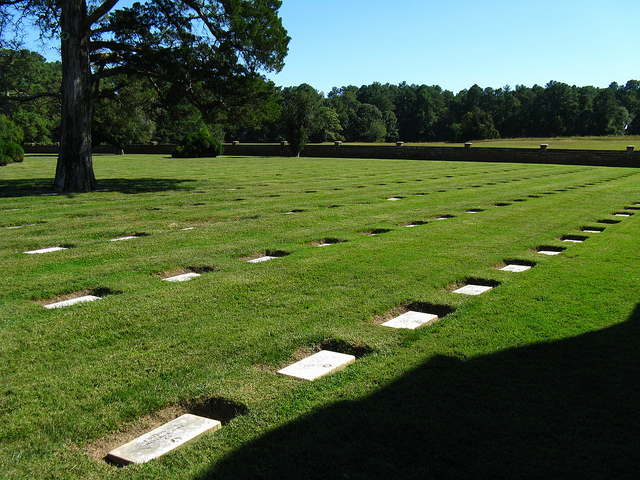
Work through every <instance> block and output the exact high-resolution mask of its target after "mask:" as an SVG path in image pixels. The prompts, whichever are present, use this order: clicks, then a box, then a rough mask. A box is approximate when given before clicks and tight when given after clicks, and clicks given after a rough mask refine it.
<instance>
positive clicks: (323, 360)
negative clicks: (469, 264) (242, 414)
mask: <svg viewBox="0 0 640 480" xmlns="http://www.w3.org/2000/svg"><path fill="white" fill-rule="evenodd" d="M615 215H617V216H625V217H628V216H631V214H628V213H617V214H615ZM583 231H584V232H587V233H601V232H602V231H603V230H600V229H599V230H596V229H593V230H589V229H583ZM563 241H566V242H576V243H579V242H582V241H584V240H583V239H577V238H565V239H563ZM327 245H330V244H327ZM538 253H541V254H547V255H557V254H559V253H560V251H551V250H549V251H545V250H538ZM261 258H262V260H261V259H254V260H253V262H254V263H259V262H262V261H266V260H269V259H271V258H275V257H270V258H266V257H261ZM250 261H251V260H250ZM256 261H258V262H256ZM531 268H532V267H531V266H530V265H519V264H515V263H512V264H509V265H506V266H505V267H503V268H501V270H503V271H507V272H516V273H517V272H525V271H527V270H529V269H531ZM194 276H197V274H193V275H190V274H185V275H179V276H177V277H172V278H169V279H166V280H170V281H184V280H190V279H191V278H193V277H194ZM492 288H493V287H491V286H487V285H473V284H468V285H465V286H463V287H461V288H458V289H456V290H454V291H453V293H458V294H465V295H480V294H482V293H484V292H487V291H489V290H491V289H492ZM437 321H438V315H435V314H431V313H424V312H416V311H412V310H410V311H408V312H405V313H403V314H401V315H399V316H397V317H395V318H393V319H391V320H389V321H387V322H385V323H383V324H382V326H386V327H390V328H397V329H416V328H419V327H423V326H425V325H430V324H432V323H434V322H437ZM355 361H356V357H355V356H354V355H349V354H345V353H339V352H333V351H329V350H321V351H319V352H317V353H315V354H313V355H311V356H309V357H307V358H305V359H303V360H300V361H299V362H296V363H294V364H292V365H289V366H287V367H285V368H282V369H280V370H278V372H277V373H279V374H281V375H287V376H291V377H294V378H298V379H301V380H309V381H312V380H316V379H318V378H321V377H324V376H326V375H330V374H332V373H335V372H338V371H340V370H343V369H344V368H346V367H347V366H348V365H351V364H353V363H355ZM220 426H221V423H220V422H219V421H217V420H212V419H209V418H205V417H198V416H195V415H190V414H185V415H183V416H181V417H179V418H177V419H175V420H173V421H171V422H169V423H167V424H165V425H163V426H161V427H159V428H157V429H155V430H153V431H151V432H149V433H147V434H145V435H142V436H141V437H138V438H137V439H135V440H133V441H132V442H129V443H127V444H125V445H122V446H121V447H119V448H116V449H115V450H112V451H111V452H109V453H108V455H107V458H108V459H110V460H111V461H115V462H118V463H122V464H127V463H145V462H148V461H149V460H152V459H154V458H157V457H159V456H160V455H163V454H164V453H167V452H169V451H171V450H173V449H174V448H176V447H177V446H179V445H181V444H183V443H186V442H187V441H189V440H191V439H193V438H195V437H197V436H198V435H200V434H202V433H204V432H206V431H210V430H217V429H218V428H220Z"/></svg>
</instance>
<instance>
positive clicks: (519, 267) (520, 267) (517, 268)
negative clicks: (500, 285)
mask: <svg viewBox="0 0 640 480" xmlns="http://www.w3.org/2000/svg"><path fill="white" fill-rule="evenodd" d="M530 268H531V266H529V265H516V264H511V265H507V266H506V267H503V268H501V269H500V270H502V271H505V272H526V271H527V270H529V269H530Z"/></svg>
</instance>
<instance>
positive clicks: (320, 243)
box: [309, 237, 347, 247]
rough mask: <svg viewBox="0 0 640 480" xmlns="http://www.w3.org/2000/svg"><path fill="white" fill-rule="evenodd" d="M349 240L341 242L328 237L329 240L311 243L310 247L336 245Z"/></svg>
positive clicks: (324, 239)
mask: <svg viewBox="0 0 640 480" xmlns="http://www.w3.org/2000/svg"><path fill="white" fill-rule="evenodd" d="M346 241H347V240H341V239H339V238H333V237H327V238H323V239H322V240H316V241H315V242H311V243H310V244H309V245H313V246H316V247H317V246H318V245H326V244H329V245H335V244H336V243H344V242H346Z"/></svg>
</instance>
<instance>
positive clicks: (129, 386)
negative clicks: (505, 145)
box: [0, 155, 640, 479]
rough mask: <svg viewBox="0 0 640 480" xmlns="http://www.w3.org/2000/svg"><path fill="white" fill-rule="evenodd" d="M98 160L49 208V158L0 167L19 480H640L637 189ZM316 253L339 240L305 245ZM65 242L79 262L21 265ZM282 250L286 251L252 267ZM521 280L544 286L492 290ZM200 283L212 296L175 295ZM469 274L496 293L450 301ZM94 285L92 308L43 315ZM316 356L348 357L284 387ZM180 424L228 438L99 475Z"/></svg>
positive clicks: (4, 438) (443, 169)
mask: <svg viewBox="0 0 640 480" xmlns="http://www.w3.org/2000/svg"><path fill="white" fill-rule="evenodd" d="M94 164H95V170H96V175H97V177H98V179H99V181H100V186H101V187H103V188H106V189H108V190H107V191H104V192H93V193H86V194H74V195H61V196H41V195H40V194H41V193H47V192H49V191H50V190H49V185H50V184H51V177H52V175H53V172H54V170H55V158H54V157H51V156H49V157H47V156H27V157H26V159H25V162H24V163H22V164H14V165H10V166H8V167H3V168H2V169H0V188H1V190H0V192H1V193H0V212H1V213H2V216H1V217H0V269H1V271H2V273H3V280H2V282H0V359H1V360H0V379H1V382H0V474H1V475H2V476H3V477H4V478H20V479H24V478H56V479H58V478H70V479H73V478H83V479H84V478H86V479H92V478H95V479H103V478H118V479H123V478H125V479H142V478H145V479H146V478H149V479H151V478H163V479H185V478H193V479H205V478H229V479H239V478H390V477H395V478H422V477H424V478H487V477H492V478H500V477H502V478H541V477H567V476H575V477H580V478H604V477H610V478H632V476H635V475H636V474H637V470H638V467H639V465H638V463H639V460H638V455H637V451H638V447H639V446H640V440H639V438H640V435H639V432H638V427H637V426H638V425H639V424H640V418H639V416H640V415H639V410H638V408H637V405H638V402H639V401H640V384H639V383H638V382H637V379H638V377H637V374H638V368H639V367H640V356H638V353H637V352H638V342H639V341H640V329H639V325H638V323H639V321H640V308H639V307H638V299H639V298H640V282H639V280H640V278H639V277H640V273H638V272H639V271H640V270H639V266H640V260H639V258H638V251H639V246H640V238H639V235H638V233H639V231H640V228H639V225H640V224H639V223H638V222H639V221H640V213H639V212H640V211H639V210H638V208H640V205H639V204H640V191H639V190H640V189H639V185H640V182H639V180H640V172H639V171H637V170H635V169H622V168H603V167H582V166H557V165H518V164H505V163H482V164H479V163H462V162H456V163H446V162H428V161H405V160H401V161H394V160H375V159H369V160H351V159H318V158H296V159H293V158H242V157H218V158H216V159H190V160H177V159H172V158H167V157H164V156H120V157H118V156H106V155H105V156H96V157H94ZM391 197H401V198H400V200H397V201H390V200H388V198H391ZM496 205H501V206H496ZM469 209H477V210H481V211H479V212H478V213H467V212H468V210H469ZM622 211H625V212H629V213H635V215H633V216H631V217H617V216H615V215H614V214H615V213H616V212H622ZM287 212H293V213H289V214H287ZM441 216H450V218H447V219H445V220H437V218H438V217H441ZM600 221H606V222H617V223H600ZM412 222H424V223H423V224H421V225H419V226H416V227H411V228H407V227H406V225H407V224H410V223H412ZM6 227H20V228H6ZM190 227H195V228H193V229H191V230H183V229H185V228H190ZM583 227H600V228H604V230H603V231H602V232H601V233H598V234H592V233H584V232H582V230H581V229H582V228H583ZM379 229H381V230H387V231H386V233H381V234H378V235H369V234H368V233H369V232H371V231H374V230H379ZM135 234H138V235H140V236H139V237H138V238H135V239H133V240H128V241H120V242H110V241H109V240H110V239H113V238H117V237H122V236H127V235H135ZM566 235H577V236H582V237H585V241H584V242H583V243H568V242H564V241H562V238H563V237H564V236H566ZM326 239H334V240H339V242H338V243H335V244H333V245H331V246H328V247H318V246H316V244H317V243H320V242H322V241H324V240H326ZM52 246H67V247H69V248H68V249H67V250H64V251H59V252H54V253H49V254H41V255H27V254H24V253H22V252H24V251H28V250H33V249H37V248H46V247H52ZM540 246H550V247H554V246H555V247H563V248H565V249H564V250H563V251H562V253H561V254H560V255H558V256H553V257H551V256H545V255H541V254H539V253H537V252H536V249H537V248H538V247H540ZM273 252H276V253H278V254H279V255H285V254H286V255H285V256H281V257H279V258H277V259H274V260H271V261H269V262H265V263H260V264H250V263H247V262H246V259H248V258H251V257H255V256H259V255H264V254H265V253H273ZM510 261H521V262H528V263H530V264H532V265H534V267H533V268H532V269H531V270H530V271H527V272H524V273H508V272H503V271H500V270H498V267H500V266H502V265H503V264H504V263H505V262H510ZM185 271H199V272H202V276H200V277H198V278H196V279H194V280H192V281H189V282H184V283H170V282H164V281H162V279H161V278H162V277H163V276H166V275H169V274H172V273H181V272H185ZM469 279H473V280H475V281H476V282H484V283H487V284H492V285H494V286H495V288H494V289H493V290H491V291H490V292H488V293H485V294H483V295H480V296H477V297H470V296H464V295H459V294H456V293H452V289H453V288H454V286H459V285H462V284H464V283H466V281H467V280H469ZM83 291H84V292H97V293H98V294H99V295H102V296H103V299H102V300H100V301H96V302H93V303H87V304H82V305H76V306H72V307H68V308H64V309H55V310H47V309H45V308H44V307H43V306H42V304H43V303H48V302H51V301H54V300H58V299H60V298H65V296H69V295H73V294H76V293H77V292H83ZM410 304H417V305H422V306H424V305H432V306H433V308H439V309H440V310H441V311H443V312H447V311H450V312H451V313H450V314H449V315H446V316H445V317H444V318H442V319H441V320H440V321H439V322H438V323H436V324H434V325H431V326H428V327H425V328H423V329H420V330H416V331H407V330H394V329H389V328H385V327H381V326H380V325H379V323H380V322H381V319H382V318H383V317H385V316H386V317H390V316H392V313H393V312H394V311H400V309H401V308H402V307H403V306H407V305H410ZM322 347H327V348H332V349H335V350H339V351H342V352H345V353H352V354H355V355H356V356H357V357H358V358H357V361H356V363H355V364H354V365H351V366H349V367H348V368H347V369H345V370H344V371H342V372H339V373H336V374H334V375H332V376H329V377H325V378H323V379H320V380H317V381H315V382H304V381H300V380H296V379H292V378H288V377H283V376H280V375H277V374H276V373H275V372H276V371H277V370H278V369H279V368H282V367H284V366H286V365H289V364H290V363H293V362H294V361H296V360H297V359H299V358H302V357H304V356H306V355H308V354H310V353H313V351H315V350H317V349H318V348H322ZM182 411H191V412H194V413H201V414H204V415H206V416H212V417H213V418H216V417H218V418H219V419H222V420H224V426H223V427H222V429H221V430H219V431H217V432H215V433H211V434H205V435H203V436H202V437H200V438H199V439H197V440H196V441H194V442H192V443H190V444H188V445H186V446H183V447H181V448H180V449H178V450H176V451H175V452H172V453H169V454H167V455H166V456H164V457H162V458H160V459H157V460H154V461H152V462H150V463H148V464H144V465H129V466H127V467H124V468H119V467H115V466H113V465H110V464H108V463H106V462H105V461H104V460H102V456H104V454H105V453H106V452H107V451H108V450H109V449H110V448H115V447H116V446H119V445H120V444H121V443H122V442H123V441H124V439H130V438H132V437H133V436H135V435H136V433H135V432H137V434H141V433H143V432H144V431H146V430H148V429H150V428H152V426H154V425H156V424H158V423H160V422H161V421H166V419H167V418H168V417H169V418H170V417H171V415H172V414H173V412H182ZM176 414H177V413H176Z"/></svg>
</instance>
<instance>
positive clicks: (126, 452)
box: [107, 413, 222, 465]
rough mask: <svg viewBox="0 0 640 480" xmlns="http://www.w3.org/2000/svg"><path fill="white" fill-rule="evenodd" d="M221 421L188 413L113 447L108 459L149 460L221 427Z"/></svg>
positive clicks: (137, 461)
mask: <svg viewBox="0 0 640 480" xmlns="http://www.w3.org/2000/svg"><path fill="white" fill-rule="evenodd" d="M221 425H222V424H221V423H220V422H219V421H218V420H212V419H210V418H205V417H199V416H197V415H191V414H189V413H186V414H184V415H182V416H181V417H178V418H176V419H175V420H172V421H170V422H169V423H165V424H164V425H162V426H161V427H158V428H156V429H155V430H152V431H150V432H148V433H145V434H144V435H142V436H140V437H138V438H136V439H135V440H133V441H131V442H129V443H126V444H124V445H122V446H121V447H118V448H116V449H115V450H111V451H110V452H109V453H108V454H107V458H108V459H109V460H111V461H113V462H117V463H120V464H125V465H127V464H129V463H146V462H148V461H150V460H153V459H154V458H157V457H159V456H161V455H164V454H165V453H167V452H170V451H171V450H173V449H174V448H176V447H179V446H180V445H183V444H185V443H187V442H188V441H189V440H193V439H194V438H196V437H198V436H199V435H201V434H203V433H204V432H206V431H208V430H218V429H219V428H220V426H221Z"/></svg>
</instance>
